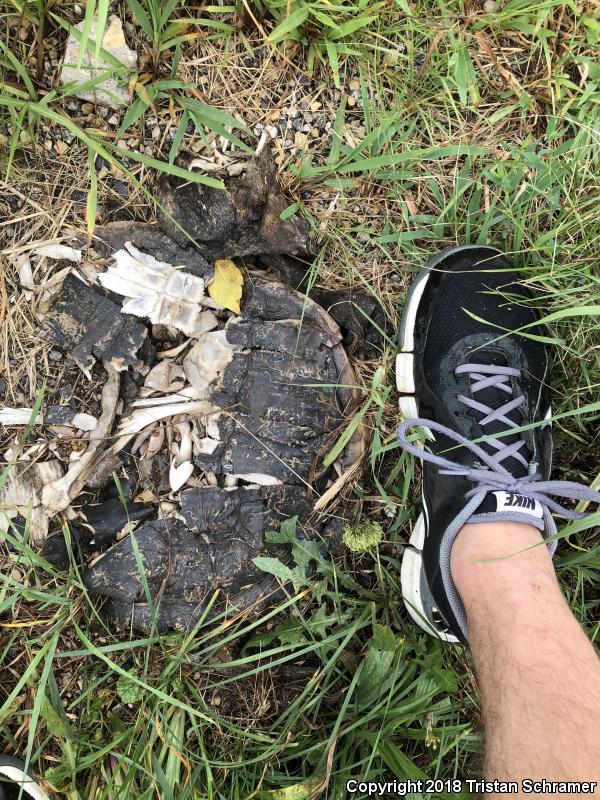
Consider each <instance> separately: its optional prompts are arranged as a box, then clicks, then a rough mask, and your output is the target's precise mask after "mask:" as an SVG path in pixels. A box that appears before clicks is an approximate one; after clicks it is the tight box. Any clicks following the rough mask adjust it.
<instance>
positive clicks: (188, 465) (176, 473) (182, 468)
mask: <svg viewBox="0 0 600 800" xmlns="http://www.w3.org/2000/svg"><path fill="white" fill-rule="evenodd" d="M193 471H194V465H193V464H192V462H191V461H184V462H183V463H182V464H179V466H177V464H176V459H175V458H174V459H173V461H172V462H171V467H170V469H169V483H170V485H171V491H173V492H177V491H179V489H181V487H182V486H185V484H186V483H187V482H188V480H189V479H190V477H191V475H192V472H193Z"/></svg>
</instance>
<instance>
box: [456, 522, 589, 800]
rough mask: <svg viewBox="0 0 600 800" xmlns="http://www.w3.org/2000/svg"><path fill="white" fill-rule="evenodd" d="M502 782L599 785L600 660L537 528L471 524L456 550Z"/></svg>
mask: <svg viewBox="0 0 600 800" xmlns="http://www.w3.org/2000/svg"><path fill="white" fill-rule="evenodd" d="M451 566H452V575H453V578H454V582H455V584H456V586H457V588H458V590H459V592H460V596H461V598H462V601H463V604H464V606H465V610H466V613H467V620H468V630H469V644H470V646H471V651H472V654H473V660H474V663H475V668H476V671H477V678H478V682H479V688H480V691H481V699H482V707H483V717H484V723H485V731H486V766H485V774H486V777H487V778H489V779H498V780H504V781H506V780H517V781H518V780H523V779H524V778H531V779H544V778H545V779H547V780H559V781H560V780H564V781H567V780H572V781H597V782H598V794H599V795H600V660H599V659H598V656H597V654H596V652H595V650H594V647H593V645H592V644H591V643H590V641H589V640H588V639H587V637H586V635H585V633H584V632H583V630H582V629H581V627H580V625H579V624H578V622H577V620H576V619H575V617H574V616H573V615H572V613H571V612H570V610H569V608H568V606H567V603H566V601H565V599H564V597H563V595H562V593H561V591H560V587H559V585H558V581H557V580H556V576H555V572H554V568H553V565H552V559H551V557H550V554H549V552H548V548H547V547H546V546H545V544H544V543H543V541H542V537H541V534H540V532H539V531H538V530H536V528H534V527H532V526H529V525H524V524H514V523H491V524H474V525H466V526H465V527H464V528H463V529H462V530H461V532H460V533H459V535H458V536H457V538H456V540H455V542H454V545H453V548H452V553H451Z"/></svg>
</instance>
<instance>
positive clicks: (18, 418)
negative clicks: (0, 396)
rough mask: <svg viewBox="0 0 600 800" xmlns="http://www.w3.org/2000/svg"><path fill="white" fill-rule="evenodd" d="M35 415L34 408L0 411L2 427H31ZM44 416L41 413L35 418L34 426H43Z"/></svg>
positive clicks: (3, 409)
mask: <svg viewBox="0 0 600 800" xmlns="http://www.w3.org/2000/svg"><path fill="white" fill-rule="evenodd" d="M32 414H33V408H8V407H7V408H2V409H0V425H6V426H7V427H8V426H9V425H15V426H16V425H29V423H30V422H31V417H32ZM43 421H44V415H43V414H41V413H39V414H37V416H36V417H35V419H34V421H33V424H34V425H42V423H43Z"/></svg>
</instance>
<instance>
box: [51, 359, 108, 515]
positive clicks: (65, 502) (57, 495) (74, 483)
mask: <svg viewBox="0 0 600 800" xmlns="http://www.w3.org/2000/svg"><path fill="white" fill-rule="evenodd" d="M104 367H105V369H106V371H107V373H108V377H107V379H106V383H105V384H104V386H103V387H102V414H101V415H100V419H99V420H98V424H97V426H96V427H95V428H94V430H93V431H91V432H90V440H89V441H90V443H89V445H88V447H87V450H86V451H85V453H83V455H82V456H81V458H80V459H79V460H78V461H77V462H76V463H75V464H73V465H72V466H71V467H69V469H68V471H67V473H66V475H65V476H64V477H63V478H61V479H60V480H57V481H52V482H51V483H48V485H47V486H45V487H44V490H43V492H42V504H43V505H44V507H45V509H46V511H47V512H48V514H49V515H50V516H53V515H54V514H58V512H59V511H64V510H65V509H66V508H67V507H68V506H69V505H70V504H71V501H72V500H74V498H75V497H77V495H78V494H79V492H80V491H81V489H82V488H83V486H84V485H85V481H86V478H87V475H88V473H89V472H90V470H91V469H92V467H93V463H94V456H95V455H96V451H97V450H98V448H99V447H100V446H101V445H102V444H103V443H104V439H105V438H106V437H107V436H109V435H110V431H111V429H112V424H113V420H114V418H115V411H116V407H117V402H118V400H119V383H120V377H119V373H118V372H117V371H116V370H115V369H114V367H113V366H112V365H111V364H110V363H108V362H105V364H104Z"/></svg>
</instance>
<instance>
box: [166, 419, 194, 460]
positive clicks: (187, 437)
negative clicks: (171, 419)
mask: <svg viewBox="0 0 600 800" xmlns="http://www.w3.org/2000/svg"><path fill="white" fill-rule="evenodd" d="M174 427H175V429H176V430H177V431H178V433H179V436H180V440H181V441H180V443H179V445H177V444H174V445H173V446H172V447H171V451H172V452H173V453H174V462H175V464H177V466H179V465H181V464H183V463H184V462H185V461H191V458H192V449H193V443H192V431H191V428H192V426H191V423H190V422H177V423H176V424H175V425H174Z"/></svg>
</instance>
